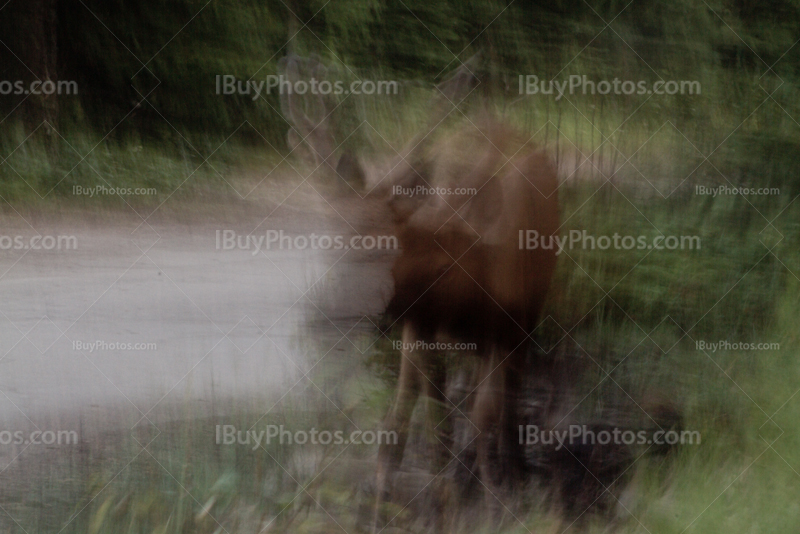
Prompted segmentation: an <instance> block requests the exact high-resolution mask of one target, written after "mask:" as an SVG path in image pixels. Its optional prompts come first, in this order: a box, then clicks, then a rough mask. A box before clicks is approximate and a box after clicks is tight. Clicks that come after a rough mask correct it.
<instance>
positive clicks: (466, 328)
mask: <svg viewBox="0 0 800 534" xmlns="http://www.w3.org/2000/svg"><path fill="white" fill-rule="evenodd" d="M300 64H301V63H300V60H298V59H295V58H289V59H287V60H286V64H285V65H286V71H287V72H288V73H292V72H295V73H299V72H300V70H301V68H300ZM295 65H297V66H295ZM474 85H475V77H474V76H473V75H472V72H471V70H470V69H469V68H468V66H467V65H465V66H463V67H461V68H460V69H459V70H458V71H456V73H455V74H454V75H453V76H452V77H451V78H450V79H449V80H447V81H446V82H445V83H443V84H441V85H439V86H437V87H436V96H435V97H434V99H433V103H432V105H431V106H430V108H431V112H430V116H429V118H428V128H427V129H425V130H424V131H423V132H421V133H420V134H419V135H418V136H417V137H416V138H415V139H414V140H412V141H411V143H410V144H409V148H407V149H406V150H404V151H403V152H402V153H401V155H400V157H399V158H395V160H394V161H393V165H392V169H393V170H392V171H391V172H390V173H389V175H388V176H386V178H385V179H384V180H383V181H382V182H381V186H379V187H378V188H377V189H376V190H377V191H379V192H380V194H384V195H385V196H386V200H387V201H388V207H389V211H388V214H387V215H388V216H391V217H392V218H393V222H394V228H395V232H396V234H397V237H398V241H399V244H400V247H401V249H402V251H401V253H400V256H399V257H398V258H397V259H396V261H395V263H394V266H393V268H392V276H393V279H394V285H395V287H394V297H393V299H392V300H391V302H390V304H389V306H388V309H387V312H388V313H389V315H390V316H391V317H392V318H394V319H396V320H397V321H399V322H400V323H401V324H402V347H403V348H402V351H401V353H402V355H401V364H400V374H399V380H398V385H397V394H396V398H395V401H394V405H393V406H392V408H391V410H390V412H389V414H388V416H387V417H386V420H385V423H384V425H385V430H389V431H394V432H396V433H397V436H398V440H397V443H396V444H381V445H380V448H379V452H378V471H377V479H376V481H377V487H376V490H377V503H376V507H375V516H374V528H375V529H376V530H377V529H379V528H380V527H381V526H382V525H384V524H386V519H387V518H386V517H383V516H384V512H383V506H382V505H383V503H384V502H386V501H387V500H389V499H391V489H392V484H393V478H394V475H395V473H396V472H397V470H398V468H399V466H400V463H401V461H402V459H403V451H404V448H405V444H406V441H407V438H408V431H409V423H410V420H411V415H412V412H413V410H414V407H415V405H416V402H417V399H418V397H419V396H420V395H421V394H423V395H425V396H427V397H428V398H430V399H431V400H432V401H433V402H432V403H429V405H433V406H439V407H440V409H439V410H438V411H439V413H438V415H437V414H436V413H435V412H436V411H437V410H434V409H428V410H427V412H428V421H427V425H428V427H429V429H430V430H431V432H433V434H434V435H435V436H436V438H437V439H438V441H439V442H441V446H440V451H441V452H440V454H438V455H437V457H436V459H435V460H434V462H433V466H432V473H433V474H437V473H439V472H440V471H441V470H442V469H443V468H444V467H445V466H446V465H447V464H448V463H449V462H451V461H453V457H454V456H455V454H456V453H457V452H458V451H453V450H452V449H453V440H452V436H451V435H450V430H449V426H448V423H447V419H448V418H447V417H446V415H447V414H446V411H444V410H442V409H441V407H444V406H448V404H449V405H450V406H451V407H449V408H447V410H449V411H454V410H455V409H460V408H456V407H452V403H449V401H448V399H447V398H446V397H445V393H444V392H445V381H446V375H447V373H446V369H445V368H444V365H443V362H442V359H441V354H438V353H436V352H435V351H430V350H419V348H418V344H417V342H418V341H423V342H426V343H429V344H433V343H436V342H437V341H441V340H448V341H451V340H457V341H459V342H463V343H473V344H474V346H475V347H477V349H476V351H475V352H476V353H477V355H478V357H479V360H480V362H481V363H480V371H479V373H478V375H479V376H478V379H477V385H476V387H475V389H474V391H473V394H472V395H471V405H472V407H471V409H469V410H468V412H469V413H468V417H469V418H470V420H471V422H472V423H473V424H474V425H475V426H476V427H477V432H478V436H477V472H476V473H475V475H477V476H478V477H479V479H480V480H481V482H483V484H484V485H485V486H486V487H487V488H488V490H489V492H490V493H492V494H496V492H498V491H501V487H503V486H504V485H505V483H508V484H513V482H514V480H515V479H519V478H520V477H521V473H522V470H523V458H522V447H521V445H520V444H519V443H518V438H517V430H516V427H517V425H518V424H520V423H519V420H518V418H517V401H518V396H519V393H520V391H521V385H522V384H521V380H522V376H523V371H524V366H525V355H526V353H527V351H528V348H529V345H530V342H531V341H532V338H531V333H532V331H533V330H534V329H535V328H536V326H537V324H538V322H537V321H538V318H539V314H540V311H541V308H542V304H543V302H544V299H545V295H546V294H547V291H548V288H549V285H550V280H551V278H552V274H553V270H554V268H555V265H556V255H555V249H553V248H549V249H544V248H535V249H530V250H528V249H525V248H524V247H523V246H521V245H524V243H522V238H521V236H523V235H526V234H525V232H527V231H536V232H538V235H540V236H551V235H553V234H554V233H555V232H556V230H557V229H558V226H559V214H558V201H557V194H556V189H557V188H558V181H557V175H556V168H555V166H554V165H553V163H552V162H551V161H550V158H549V157H548V156H547V155H546V154H545V153H544V152H542V151H540V150H537V149H536V148H535V147H533V146H531V145H530V144H529V143H528V141H527V138H526V137H523V136H522V135H521V134H520V133H519V132H517V131H516V130H515V129H514V128H513V127H511V126H510V125H509V124H507V123H506V122H504V121H503V120H500V119H497V118H495V117H493V116H492V115H491V114H490V113H488V112H485V111H484V112H482V113H479V114H478V115H477V116H476V117H474V120H473V119H468V120H466V121H459V122H458V123H457V124H456V125H455V126H449V127H448V126H445V125H440V124H441V123H443V119H444V117H445V116H446V115H447V114H448V113H449V112H450V110H453V108H454V106H455V105H456V104H458V103H459V102H460V101H461V100H462V99H463V98H464V97H465V95H466V94H467V93H468V92H469V91H470V90H471V88H472V87H474ZM316 103H317V104H319V103H320V100H317V102H316ZM293 104H294V102H293V101H292V100H290V99H289V100H287V103H286V105H287V106H288V107H289V114H288V116H289V117H291V122H292V124H294V125H296V126H295V127H296V129H297V131H298V133H299V134H300V135H302V136H303V139H304V142H306V143H308V144H309V145H311V147H312V150H313V152H315V153H316V154H317V155H318V156H319V157H320V158H322V159H323V160H327V161H328V164H329V165H330V168H336V167H338V169H337V170H338V171H341V172H343V173H344V172H348V171H349V169H345V168H343V165H340V163H341V162H342V161H343V160H344V161H345V162H346V165H344V167H353V168H359V169H360V166H359V165H358V164H357V160H356V159H354V158H353V157H352V156H349V155H348V156H342V157H341V158H339V160H338V161H337V162H336V166H334V162H332V161H329V160H331V159H333V158H334V157H335V156H333V155H332V154H331V153H330V151H329V147H330V146H332V145H333V144H332V142H331V141H330V139H331V137H330V132H329V131H328V130H327V129H326V126H328V124H327V123H326V120H327V116H326V118H325V119H323V118H319V117H321V116H318V119H310V118H308V116H307V115H306V114H305V113H302V112H301V111H300V109H299V107H296V106H295V107H293ZM454 114H455V115H457V116H458V115H461V112H460V111H458V112H454ZM317 144H318V145H319V146H316V145H317ZM357 172H358V173H360V175H361V176H363V171H361V170H358V171H357ZM342 178H345V179H347V178H348V177H347V176H342ZM377 178H380V177H377ZM367 182H368V183H374V182H375V180H374V179H373V180H367Z"/></svg>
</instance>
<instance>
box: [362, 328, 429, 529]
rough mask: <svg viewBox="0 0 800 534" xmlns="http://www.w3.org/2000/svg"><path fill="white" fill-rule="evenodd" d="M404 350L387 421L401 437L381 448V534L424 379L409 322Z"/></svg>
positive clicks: (378, 504)
mask: <svg viewBox="0 0 800 534" xmlns="http://www.w3.org/2000/svg"><path fill="white" fill-rule="evenodd" d="M402 340H403V347H402V350H401V353H402V356H401V359H400V378H399V380H398V382H397V396H396V398H395V401H394V405H393V406H392V408H391V410H390V411H389V415H388V416H387V417H386V420H385V421H384V429H385V430H387V431H390V432H394V434H390V436H393V435H394V436H397V439H396V441H395V440H390V441H395V442H394V443H391V442H390V443H381V444H380V446H379V448H378V473H377V479H376V494H377V495H376V496H377V498H376V503H375V514H374V517H373V529H374V530H375V531H376V532H377V531H379V530H380V529H381V528H382V526H383V525H384V524H385V523H386V521H385V519H386V518H385V517H384V515H385V514H384V513H383V503H384V502H386V501H388V500H389V498H390V497H391V485H392V478H393V477H394V474H395V472H396V471H397V469H398V468H399V467H400V463H401V462H402V460H403V450H404V449H405V446H406V441H407V439H408V427H409V422H410V420H411V414H412V412H413V411H414V405H415V404H416V402H417V397H418V396H419V391H420V386H421V381H422V376H421V372H420V369H421V367H420V366H419V365H420V362H419V356H418V354H415V353H414V352H413V347H414V345H416V342H417V332H416V328H415V327H414V325H412V324H411V323H410V322H408V321H406V323H405V324H404V325H403V336H402Z"/></svg>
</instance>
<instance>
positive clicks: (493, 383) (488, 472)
mask: <svg viewBox="0 0 800 534" xmlns="http://www.w3.org/2000/svg"><path fill="white" fill-rule="evenodd" d="M504 374H505V371H504V368H503V366H502V365H499V366H498V362H497V359H496V358H494V357H490V358H487V359H486V360H484V361H483V362H482V364H481V373H480V375H479V378H480V380H481V382H480V383H479V385H478V388H477V393H476V397H475V404H474V407H473V420H474V424H475V426H476V427H477V428H478V432H479V434H478V437H477V438H476V442H477V449H478V450H477V452H478V477H479V478H480V480H481V482H483V484H484V485H485V486H486V488H487V490H488V491H489V493H490V495H487V499H488V501H489V504H490V505H493V504H494V503H492V500H493V495H494V494H496V492H497V490H499V487H500V481H501V474H502V473H501V466H500V463H499V462H498V457H497V456H498V452H499V450H498V438H499V430H500V425H499V422H500V418H501V416H502V413H503V402H504V400H505V399H504V393H505V392H504V389H505V388H504V386H505V376H504ZM492 507H493V506H492Z"/></svg>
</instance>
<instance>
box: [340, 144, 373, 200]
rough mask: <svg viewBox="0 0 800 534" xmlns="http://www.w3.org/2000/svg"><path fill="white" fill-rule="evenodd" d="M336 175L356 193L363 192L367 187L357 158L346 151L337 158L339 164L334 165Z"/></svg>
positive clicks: (362, 169)
mask: <svg viewBox="0 0 800 534" xmlns="http://www.w3.org/2000/svg"><path fill="white" fill-rule="evenodd" d="M336 174H338V175H339V178H341V179H343V180H344V181H345V182H347V183H348V184H350V187H352V188H353V189H355V190H356V191H363V190H364V189H365V188H366V186H367V180H366V177H365V176H364V168H363V167H362V166H361V162H360V161H358V158H357V157H356V156H355V155H353V153H352V152H350V151H349V150H346V151H345V152H344V153H343V154H342V155H341V157H340V158H339V162H338V163H337V164H336Z"/></svg>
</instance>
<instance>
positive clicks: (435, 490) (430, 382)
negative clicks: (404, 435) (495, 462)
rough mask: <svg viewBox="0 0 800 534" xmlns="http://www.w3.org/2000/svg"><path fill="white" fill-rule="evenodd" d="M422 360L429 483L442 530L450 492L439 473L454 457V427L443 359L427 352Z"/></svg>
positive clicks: (448, 484)
mask: <svg viewBox="0 0 800 534" xmlns="http://www.w3.org/2000/svg"><path fill="white" fill-rule="evenodd" d="M424 361H425V362H426V363H427V367H426V368H425V371H424V372H425V377H424V378H423V383H424V387H425V395H426V396H427V397H428V398H427V399H426V401H427V402H426V413H425V415H426V417H425V418H426V426H427V429H428V433H429V435H430V436H431V439H430V441H431V444H432V447H431V448H432V449H433V456H432V460H431V465H430V473H431V475H433V476H434V477H435V480H434V481H433V482H432V484H431V489H432V494H433V495H432V496H433V499H432V511H433V513H434V522H435V526H436V532H445V531H446V528H445V524H446V516H447V512H448V509H449V507H448V502H449V501H450V496H451V495H452V493H453V491H452V489H453V488H451V486H450V482H449V481H448V479H447V478H446V477H444V476H442V472H443V471H444V470H445V468H446V467H447V465H448V464H449V463H450V461H451V460H452V459H453V452H452V450H453V429H452V417H450V414H449V412H450V411H451V409H450V407H449V405H451V403H450V401H449V400H448V399H447V398H446V397H445V394H444V391H445V387H446V382H447V369H446V367H445V361H444V358H443V357H442V356H441V355H439V354H433V353H430V354H428V355H426V357H425V359H424Z"/></svg>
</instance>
